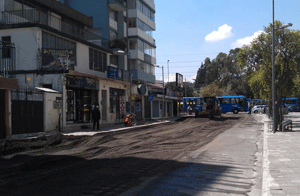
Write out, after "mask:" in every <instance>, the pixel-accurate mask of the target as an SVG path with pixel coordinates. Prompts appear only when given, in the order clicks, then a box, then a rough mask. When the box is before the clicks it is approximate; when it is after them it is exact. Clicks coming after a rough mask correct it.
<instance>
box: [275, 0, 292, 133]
mask: <svg viewBox="0 0 300 196" xmlns="http://www.w3.org/2000/svg"><path fill="white" fill-rule="evenodd" d="M272 15H273V24H272V108H273V112H272V117H273V128H272V131H273V133H275V131H276V127H275V124H276V123H275V122H276V120H275V66H274V64H275V63H274V61H275V55H274V50H275V47H274V42H275V41H274V31H275V30H280V29H284V28H287V27H290V26H292V25H293V24H292V23H288V24H285V25H283V26H282V27H280V28H278V29H275V28H274V15H275V14H274V0H273V7H272Z"/></svg>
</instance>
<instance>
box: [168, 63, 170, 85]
mask: <svg viewBox="0 0 300 196" xmlns="http://www.w3.org/2000/svg"><path fill="white" fill-rule="evenodd" d="M169 61H170V60H168V83H170V74H169Z"/></svg>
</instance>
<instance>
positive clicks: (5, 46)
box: [2, 36, 11, 59]
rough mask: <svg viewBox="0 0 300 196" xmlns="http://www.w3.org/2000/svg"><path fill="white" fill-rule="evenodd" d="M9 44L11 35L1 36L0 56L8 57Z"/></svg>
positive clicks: (9, 53)
mask: <svg viewBox="0 0 300 196" xmlns="http://www.w3.org/2000/svg"><path fill="white" fill-rule="evenodd" d="M10 45H11V37H10V36H5V37H2V58H3V59H4V58H10V56H11V51H10Z"/></svg>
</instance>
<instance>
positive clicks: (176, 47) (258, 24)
mask: <svg viewBox="0 0 300 196" xmlns="http://www.w3.org/2000/svg"><path fill="white" fill-rule="evenodd" d="M154 2H155V10H156V13H155V14H156V15H155V22H156V31H155V32H154V33H153V37H154V39H155V42H156V47H157V48H156V64H157V65H160V66H163V67H164V80H165V82H168V81H170V82H171V81H175V75H176V73H180V74H182V75H183V79H184V81H185V80H186V81H190V82H194V80H193V79H195V78H196V74H197V71H198V69H199V68H200V66H201V62H204V60H205V58H206V57H209V58H210V59H211V60H212V59H214V58H215V57H216V56H217V55H218V54H219V53H220V52H224V53H226V54H228V53H229V51H230V50H231V49H234V48H236V47H241V46H242V45H244V44H249V43H250V42H251V40H253V39H254V38H255V37H256V36H257V35H259V33H260V32H262V31H263V29H264V27H266V26H269V24H270V23H272V0H185V1H182V0H154ZM274 13H275V20H279V21H281V22H283V23H284V24H286V23H292V24H293V26H292V27H289V28H290V29H294V30H300V0H275V9H274ZM270 55H271V54H270ZM168 61H169V63H168ZM168 65H169V66H168ZM168 67H169V68H168ZM155 75H156V79H157V80H162V69H161V68H155Z"/></svg>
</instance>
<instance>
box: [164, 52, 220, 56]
mask: <svg viewBox="0 0 300 196" xmlns="http://www.w3.org/2000/svg"><path fill="white" fill-rule="evenodd" d="M207 54H219V53H217V52H216V53H195V54H170V55H158V56H193V55H207Z"/></svg>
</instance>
